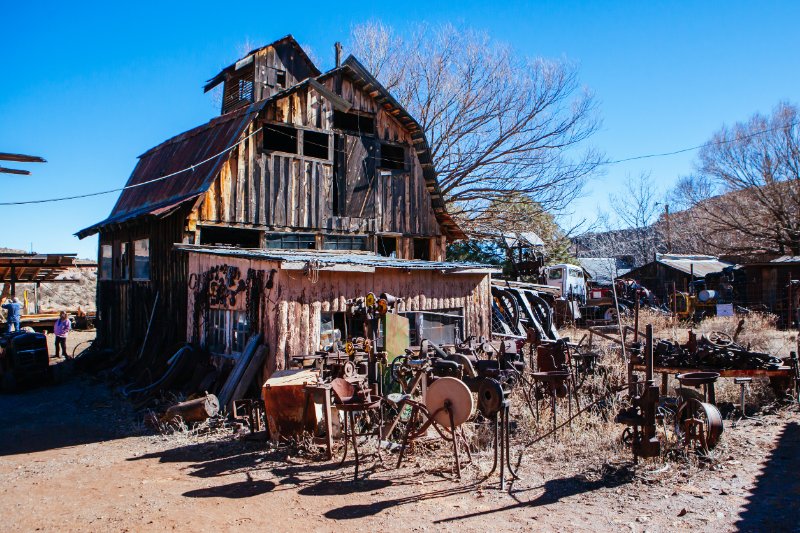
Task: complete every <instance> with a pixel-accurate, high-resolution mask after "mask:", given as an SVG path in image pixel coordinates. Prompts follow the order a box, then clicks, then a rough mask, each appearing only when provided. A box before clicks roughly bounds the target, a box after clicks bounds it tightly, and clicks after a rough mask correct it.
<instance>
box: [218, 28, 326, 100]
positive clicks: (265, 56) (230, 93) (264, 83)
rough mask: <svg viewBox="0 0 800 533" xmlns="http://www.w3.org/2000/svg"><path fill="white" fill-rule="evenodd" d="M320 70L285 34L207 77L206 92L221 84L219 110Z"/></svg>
mask: <svg viewBox="0 0 800 533" xmlns="http://www.w3.org/2000/svg"><path fill="white" fill-rule="evenodd" d="M319 75H320V72H319V70H318V69H317V67H316V66H315V65H314V63H313V62H312V61H311V59H310V58H309V57H308V55H307V54H306V52H305V51H304V50H303V49H302V48H301V47H300V45H299V44H298V43H297V41H295V39H294V37H292V36H291V35H287V36H286V37H284V38H282V39H279V40H277V41H275V42H274V43H272V44H268V45H266V46H262V47H261V48H257V49H255V50H252V51H251V52H249V53H248V54H247V55H245V56H244V57H243V58H241V59H239V60H238V61H237V62H236V63H233V64H231V65H228V66H227V67H225V68H224V69H222V71H221V72H220V73H219V74H217V75H216V76H214V77H213V78H211V79H210V80H208V82H207V83H206V85H205V87H204V88H205V92H208V91H210V90H211V89H213V88H215V87H217V86H218V85H219V84H223V87H222V109H221V113H222V114H223V115H224V114H225V113H229V112H231V111H233V110H235V109H237V108H239V107H242V106H245V105H249V104H251V103H253V102H259V101H261V100H264V99H266V98H269V97H271V96H272V95H274V94H276V93H279V92H280V91H282V90H284V89H287V88H289V87H292V86H293V85H295V84H297V83H299V82H301V81H303V80H305V79H306V78H309V77H312V76H313V77H315V76H319Z"/></svg>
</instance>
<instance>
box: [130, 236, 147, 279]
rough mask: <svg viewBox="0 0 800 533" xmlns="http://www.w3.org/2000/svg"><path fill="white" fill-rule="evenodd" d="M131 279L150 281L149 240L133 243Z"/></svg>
mask: <svg viewBox="0 0 800 533" xmlns="http://www.w3.org/2000/svg"><path fill="white" fill-rule="evenodd" d="M133 279H135V280H140V281H144V280H149V279H150V239H139V240H136V241H133Z"/></svg>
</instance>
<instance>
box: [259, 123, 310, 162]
mask: <svg viewBox="0 0 800 533" xmlns="http://www.w3.org/2000/svg"><path fill="white" fill-rule="evenodd" d="M263 128H264V134H263V135H262V139H261V149H262V150H263V151H264V152H269V153H275V154H287V155H293V156H300V147H301V144H300V132H301V131H302V130H301V129H300V128H297V127H295V126H292V125H287V124H283V123H280V122H264V124H263ZM280 130H287V131H286V132H282V131H280ZM288 130H294V152H289V151H286V150H283V149H282V148H281V147H278V148H271V147H268V146H267V139H272V138H276V139H277V138H280V137H277V136H278V135H279V136H281V137H289V136H290V135H288Z"/></svg>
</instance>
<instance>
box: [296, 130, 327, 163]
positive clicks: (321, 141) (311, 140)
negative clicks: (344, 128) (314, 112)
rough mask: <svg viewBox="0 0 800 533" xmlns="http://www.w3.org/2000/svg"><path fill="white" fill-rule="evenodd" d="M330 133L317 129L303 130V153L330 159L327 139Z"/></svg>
mask: <svg viewBox="0 0 800 533" xmlns="http://www.w3.org/2000/svg"><path fill="white" fill-rule="evenodd" d="M329 139H330V135H328V134H327V133H320V132H318V131H308V130H304V131H303V155H304V156H308V157H317V158H319V159H330V158H331V156H330V151H329V150H328V141H329Z"/></svg>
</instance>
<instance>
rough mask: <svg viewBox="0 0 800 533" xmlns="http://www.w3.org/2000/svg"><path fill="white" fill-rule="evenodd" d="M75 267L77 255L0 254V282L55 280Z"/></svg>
mask: <svg viewBox="0 0 800 533" xmlns="http://www.w3.org/2000/svg"><path fill="white" fill-rule="evenodd" d="M75 266H77V254H27V253H13V252H12V253H0V282H4V283H10V282H11V281H12V270H13V271H14V274H13V277H14V280H13V281H15V282H16V283H36V282H48V281H53V280H55V279H56V278H57V277H58V275H59V274H61V273H63V272H65V271H66V270H68V269H70V268H74V267H75Z"/></svg>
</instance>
